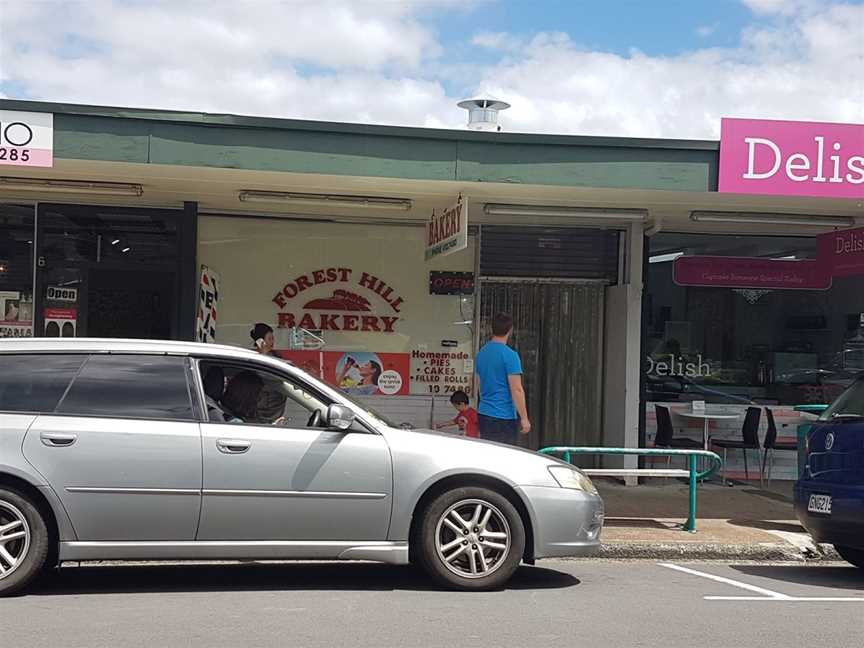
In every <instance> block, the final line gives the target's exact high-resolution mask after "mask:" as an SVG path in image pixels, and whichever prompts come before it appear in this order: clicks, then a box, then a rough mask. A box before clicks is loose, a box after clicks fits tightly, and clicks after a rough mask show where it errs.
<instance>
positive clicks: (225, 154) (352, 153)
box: [150, 123, 456, 180]
mask: <svg viewBox="0 0 864 648" xmlns="http://www.w3.org/2000/svg"><path fill="white" fill-rule="evenodd" d="M150 162H151V163H152V164H179V165H187V166H204V167H222V168H229V169H252V170H256V171H283V172H292V173H317V174H325V175H354V176H369V177H382V178H383V177H386V178H407V179H422V180H453V179H454V176H455V168H456V143H455V142H453V141H447V140H432V139H423V138H417V137H413V138H407V137H379V136H374V135H363V134H359V133H358V134H353V133H331V132H326V131H319V132H314V131H291V130H273V129H250V128H243V127H239V128H238V127H233V128H232V127H220V128H210V127H207V126H190V125H186V124H167V123H157V124H154V125H153V130H152V136H151V144H150Z"/></svg>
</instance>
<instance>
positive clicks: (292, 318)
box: [198, 216, 474, 421]
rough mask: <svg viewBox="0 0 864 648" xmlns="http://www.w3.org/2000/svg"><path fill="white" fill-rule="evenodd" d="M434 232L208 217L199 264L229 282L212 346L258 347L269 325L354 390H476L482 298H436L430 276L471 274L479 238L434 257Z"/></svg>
mask: <svg viewBox="0 0 864 648" xmlns="http://www.w3.org/2000/svg"><path fill="white" fill-rule="evenodd" d="M425 235H426V233H425V230H424V228H423V227H420V226H417V227H410V226H398V225H395V224H394V225H355V224H342V223H328V222H298V221H287V220H281V219H264V218H237V217H227V216H202V217H201V218H200V222H199V255H198V256H199V263H200V264H202V265H203V266H206V272H207V273H210V274H212V275H215V276H218V277H219V290H218V320H219V325H218V328H215V329H213V330H214V332H215V339H213V340H209V339H208V341H215V342H217V343H220V344H233V345H237V346H243V347H250V346H251V340H250V338H249V330H250V328H251V327H252V325H253V324H254V323H256V322H262V323H265V324H268V325H270V326H271V327H272V328H273V331H274V337H275V350H276V352H277V353H279V354H280V355H281V356H282V357H284V358H286V359H288V360H290V361H292V362H294V363H295V364H297V365H298V366H300V367H302V368H303V369H305V370H307V371H309V372H310V373H312V374H314V375H316V376H318V377H320V378H321V379H323V380H325V381H326V382H328V383H329V384H331V385H334V386H336V387H339V388H340V389H342V390H344V391H345V392H346V393H349V394H353V395H355V396H359V397H361V398H365V397H369V396H374V397H385V396H386V397H406V396H410V395H415V396H420V395H425V396H430V395H436V394H437V395H441V396H444V395H449V394H450V393H452V392H453V391H456V390H459V389H461V390H463V391H469V390H470V387H471V385H470V383H471V380H470V377H471V374H472V371H473V365H472V363H471V358H472V353H473V351H472V350H473V343H474V336H473V318H474V312H473V310H474V306H473V299H472V298H471V297H470V296H466V295H464V294H433V291H432V289H431V287H430V273H431V272H442V271H447V272H458V273H463V274H464V273H469V272H472V271H473V269H474V254H473V245H469V246H468V248H467V249H465V250H461V251H459V252H456V253H453V254H451V255H448V256H446V257H439V258H435V259H433V260H432V261H429V262H427V261H425V260H424V250H425V246H426V238H425ZM443 347H446V349H445V348H443ZM448 397H449V396H448ZM424 421H425V418H424Z"/></svg>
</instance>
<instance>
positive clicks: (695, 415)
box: [673, 410, 741, 450]
mask: <svg viewBox="0 0 864 648" xmlns="http://www.w3.org/2000/svg"><path fill="white" fill-rule="evenodd" d="M673 411H674V412H675V413H676V414H677V415H678V416H683V417H685V418H691V419H702V445H703V447H704V448H705V449H706V450H707V449H708V423H709V422H710V421H731V420H733V419H738V418H741V415H740V414H715V413H713V412H691V411H687V410H673Z"/></svg>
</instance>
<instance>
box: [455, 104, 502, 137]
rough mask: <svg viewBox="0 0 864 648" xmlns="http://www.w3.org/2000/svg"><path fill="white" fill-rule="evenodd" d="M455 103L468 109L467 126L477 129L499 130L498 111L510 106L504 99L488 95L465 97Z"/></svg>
mask: <svg viewBox="0 0 864 648" xmlns="http://www.w3.org/2000/svg"><path fill="white" fill-rule="evenodd" d="M457 105H458V106H459V107H460V108H464V109H465V110H467V111H468V128H469V129H471V130H478V131H500V130H501V126H500V125H499V124H498V111H499V110H507V109H508V108H509V107H510V104H508V103H507V102H506V101H500V100H499V99H495V98H493V97H489V96H486V97H478V98H476V99H466V100H465V101H460V102H459V103H458V104H457Z"/></svg>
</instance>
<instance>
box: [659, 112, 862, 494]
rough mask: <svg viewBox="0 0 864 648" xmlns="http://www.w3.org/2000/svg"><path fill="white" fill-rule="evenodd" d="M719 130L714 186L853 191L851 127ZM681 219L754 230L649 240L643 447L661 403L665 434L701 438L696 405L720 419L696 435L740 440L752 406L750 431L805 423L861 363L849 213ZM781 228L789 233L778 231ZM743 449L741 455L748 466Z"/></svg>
mask: <svg viewBox="0 0 864 648" xmlns="http://www.w3.org/2000/svg"><path fill="white" fill-rule="evenodd" d="M850 129H851V130H850ZM723 131H724V138H725V140H724V141H723V142H721V157H720V189H721V191H724V190H726V191H730V192H735V193H743V192H747V193H754V194H768V195H773V194H775V193H776V194H779V195H784V196H785V195H798V196H800V197H801V198H800V199H801V203H802V204H806V203H808V202H809V203H810V204H816V203H815V201H812V200H811V197H825V198H837V197H847V196H849V197H852V196H858V197H864V189H861V187H864V168H862V169H859V166H861V165H864V157H862V155H860V154H864V147H860V142H861V141H864V138H862V136H861V132H862V131H864V129H861V128H856V127H845V126H844V127H837V126H835V125H817V124H794V123H784V122H759V121H749V120H726V122H725V123H724V128H723ZM850 134H851V137H849V136H850ZM826 141H827V142H828V144H827V145H826ZM742 144H743V145H742ZM856 144H857V146H858V148H856ZM844 146H846V148H845V152H844V153H842V154H839V153H837V151H844ZM827 147H830V149H829V148H827ZM783 148H785V149H786V150H785V152H784V150H783ZM828 150H830V151H832V152H834V154H833V155H832V156H831V157H830V160H828V159H824V158H825V157H827V155H828V153H826V151H828ZM856 153H859V155H855V154H856ZM790 155H791V162H789V161H788V160H789V159H790V158H789V156H790ZM799 163H800V164H799ZM784 165H785V166H784ZM810 167H812V170H811V173H809V174H808V173H806V171H807V170H808V169H809V168H810ZM784 170H785V172H786V174H785V175H784V173H783V171H784ZM787 176H788V177H787ZM811 176H812V177H811ZM814 178H815V180H816V182H815V183H813V182H812V180H813V179H814ZM820 178H821V179H820ZM747 181H749V184H747ZM860 204H861V203H860V202H859V203H858V205H859V206H860ZM690 221H691V228H690V229H692V223H695V224H696V225H697V226H701V228H703V229H704V228H707V227H710V224H711V223H747V222H750V223H755V224H761V225H762V226H763V228H764V229H762V231H760V232H758V233H747V232H746V231H741V230H742V229H743V228H740V227H739V228H737V230H738V231H735V232H724V233H720V232H714V233H708V232H704V231H703V232H702V233H694V232H692V231H691V232H687V231H678V232H676V231H674V230H673V231H662V232H660V233H657V234H656V235H654V236H652V237H650V238H649V239H648V244H647V257H648V258H647V263H646V265H645V268H646V274H645V299H644V311H643V316H644V321H643V325H644V333H643V344H644V346H643V350H644V364H643V389H644V392H643V393H644V400H645V407H646V443H647V445H649V446H650V445H652V444H653V442H654V439H655V434H656V432H657V419H658V413H661V410H665V411H668V412H669V413H670V415H671V416H670V418H671V421H672V424H673V434H674V435H675V436H678V437H681V436H684V437H688V436H689V437H690V438H693V439H698V440H700V441H701V440H702V438H703V421H702V420H700V418H699V417H698V416H692V415H690V414H692V413H693V412H694V409H695V410H696V411H698V412H702V411H705V412H709V413H710V412H714V413H717V414H724V415H728V416H726V417H725V418H718V419H716V420H709V423H708V425H709V436H711V437H717V438H737V439H739V440H740V439H741V438H742V425H743V422H744V419H745V416H744V415H745V412H746V411H747V410H748V409H751V408H754V407H756V408H758V409H759V410H760V412H761V415H760V423H759V438H760V439H764V438H765V435H766V431H767V427H768V424H769V416H770V417H771V418H773V419H774V422H775V426H776V428H777V433H778V435H779V436H780V437H781V438H782V437H786V438H790V439H794V438H795V437H796V432H797V428H798V426H799V425H801V424H802V423H804V422H805V421H806V417H805V415H802V413H801V410H803V409H805V408H806V407H807V406H817V405H821V404H826V403H830V402H831V401H832V400H834V399H835V398H836V397H837V396H838V395H839V394H840V393H841V392H842V391H843V389H845V388H846V387H847V386H848V385H849V384H850V382H851V381H852V380H854V379H855V378H856V377H857V376H858V375H859V374H860V373H861V372H862V371H864V291H862V288H864V266H862V265H861V263H860V259H858V255H859V254H860V250H859V248H860V247H861V246H860V245H859V244H858V243H857V241H858V240H861V236H862V233H861V230H860V229H855V225H856V224H857V223H856V221H855V219H854V218H853V219H850V218H834V219H830V218H818V217H815V216H813V215H807V214H798V215H788V214H787V215H782V214H780V215H778V214H773V215H772V214H770V213H768V214H760V213H755V214H754V213H747V212H743V210H742V213H737V214H736V213H734V212H703V211H698V210H693V211H692V212H691V214H690ZM773 223H776V227H773V228H770V229H768V228H765V225H771V224H773ZM706 224H707V226H706ZM790 228H796V229H798V230H799V231H800V234H801V235H798V236H792V235H789V229H790ZM670 229H672V228H670ZM808 229H809V232H808V231H807V230H808ZM736 415H737V418H736ZM755 457H756V453H753V452H752V451H751V462H752V460H753V459H754V458H755ZM742 458H743V455H742V453H741V452H740V451H738V452H735V453H733V455H732V456H730V457H729V459H730V461H729V466H728V469H729V471H730V472H732V473H740V472H742V469H743V462H742ZM750 468H751V471H752V472H751V477H756V476H758V474H759V470H758V468H754V464H753V463H751V464H750ZM774 474H775V475H776V476H780V477H782V478H795V477H796V476H797V456H796V455H795V453H789V452H787V453H779V454H778V456H777V466H776V467H775V470H774Z"/></svg>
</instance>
